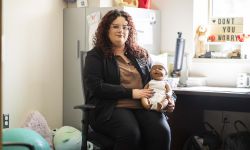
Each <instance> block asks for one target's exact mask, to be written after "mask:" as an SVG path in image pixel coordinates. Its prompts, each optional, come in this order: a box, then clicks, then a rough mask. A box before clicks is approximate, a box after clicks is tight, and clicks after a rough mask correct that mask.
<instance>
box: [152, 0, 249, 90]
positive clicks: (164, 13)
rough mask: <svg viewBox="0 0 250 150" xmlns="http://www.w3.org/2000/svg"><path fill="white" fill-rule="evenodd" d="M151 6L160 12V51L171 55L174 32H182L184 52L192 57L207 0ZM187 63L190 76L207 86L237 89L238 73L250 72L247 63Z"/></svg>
mask: <svg viewBox="0 0 250 150" xmlns="http://www.w3.org/2000/svg"><path fill="white" fill-rule="evenodd" d="M152 7H153V8H154V9H159V10H161V21H162V35H161V50H162V52H168V53H170V54H173V53H174V50H175V44H176V38H177V32H178V31H182V32H183V37H184V38H185V39H186V46H185V51H186V53H189V54H190V55H191V56H193V54H194V37H195V31H196V28H197V27H198V25H200V24H206V22H207V18H208V0H186V1H183V0H154V1H152ZM190 61H191V63H190V68H189V69H190V70H189V73H190V74H189V75H190V76H205V77H207V85H208V86H228V87H236V78H237V74H238V73H240V72H249V71H250V65H249V64H250V60H215V59H214V60H213V59H192V60H190ZM249 73H250V72H249Z"/></svg>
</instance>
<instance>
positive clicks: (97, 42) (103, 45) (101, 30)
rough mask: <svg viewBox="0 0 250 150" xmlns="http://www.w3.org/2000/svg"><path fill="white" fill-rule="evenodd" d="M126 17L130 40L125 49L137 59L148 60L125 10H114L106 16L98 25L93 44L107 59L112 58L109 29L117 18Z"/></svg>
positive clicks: (146, 53) (130, 18)
mask: <svg viewBox="0 0 250 150" xmlns="http://www.w3.org/2000/svg"><path fill="white" fill-rule="evenodd" d="M120 16H121V17H124V18H125V19H126V21H127V22H128V26H129V27H130V28H129V34H128V39H127V41H126V42H125V48H126V50H127V51H129V52H130V53H131V54H133V55H134V56H135V57H136V58H148V52H147V51H146V50H145V49H144V48H142V47H140V46H139V45H138V44H137V41H136V30H135V25H134V22H133V20H132V17H131V16H130V15H129V14H128V13H127V12H125V11H123V10H118V9H114V10H111V11H109V12H108V13H107V14H105V15H104V16H103V18H102V20H101V22H100V23H99V25H98V28H97V30H96V32H95V37H94V38H93V43H94V46H95V47H96V48H98V50H100V51H102V52H103V54H104V55H105V56H106V57H109V56H112V55H113V52H112V42H111V41H110V39H109V36H108V34H109V29H110V25H111V24H112V22H113V21H114V20H115V19H116V18H117V17H120Z"/></svg>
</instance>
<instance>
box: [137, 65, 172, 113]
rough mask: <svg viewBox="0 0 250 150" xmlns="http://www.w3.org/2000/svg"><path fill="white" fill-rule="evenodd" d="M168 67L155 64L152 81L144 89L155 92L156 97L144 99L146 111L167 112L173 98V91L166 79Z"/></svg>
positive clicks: (142, 101) (151, 71)
mask: <svg viewBox="0 0 250 150" xmlns="http://www.w3.org/2000/svg"><path fill="white" fill-rule="evenodd" d="M166 68H167V67H166V66H165V65H164V64H163V63H154V65H153V66H152V68H151V70H150V76H151V78H152V80H150V81H149V83H148V84H146V85H145V87H144V88H150V89H153V90H154V95H153V96H152V97H151V98H142V99H141V103H142V106H143V107H144V108H146V109H152V110H157V111H161V112H162V111H165V108H166V106H167V105H168V102H169V101H170V100H171V97H172V89H171V87H170V85H169V84H168V82H167V81H166V80H164V79H165V77H166V75H167V69H166Z"/></svg>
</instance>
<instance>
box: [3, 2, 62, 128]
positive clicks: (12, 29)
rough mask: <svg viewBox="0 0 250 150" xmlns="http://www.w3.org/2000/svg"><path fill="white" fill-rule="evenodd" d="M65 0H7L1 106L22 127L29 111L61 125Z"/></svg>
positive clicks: (11, 120)
mask: <svg viewBox="0 0 250 150" xmlns="http://www.w3.org/2000/svg"><path fill="white" fill-rule="evenodd" d="M64 7H65V6H64V2H63V0H4V1H3V62H2V66H3V86H2V89H3V97H2V103H3V111H2V113H9V114H10V127H19V126H20V125H21V123H22V122H23V120H24V119H25V117H26V115H27V113H28V112H29V111H31V110H38V111H39V112H41V113H42V114H43V115H44V116H45V118H46V120H47V121H48V123H49V126H50V127H51V128H55V127H60V126H61V125H62V95H63V94H62V75H63V74H62V68H63V66H62V65H63V63H62V58H63V57H62V56H63V47H62V46H63V43H62V42H63V11H62V10H63V8H64Z"/></svg>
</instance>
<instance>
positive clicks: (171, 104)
mask: <svg viewBox="0 0 250 150" xmlns="http://www.w3.org/2000/svg"><path fill="white" fill-rule="evenodd" d="M174 108H175V102H174V100H173V99H172V98H169V99H168V105H167V107H166V111H167V112H173V111H174Z"/></svg>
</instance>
